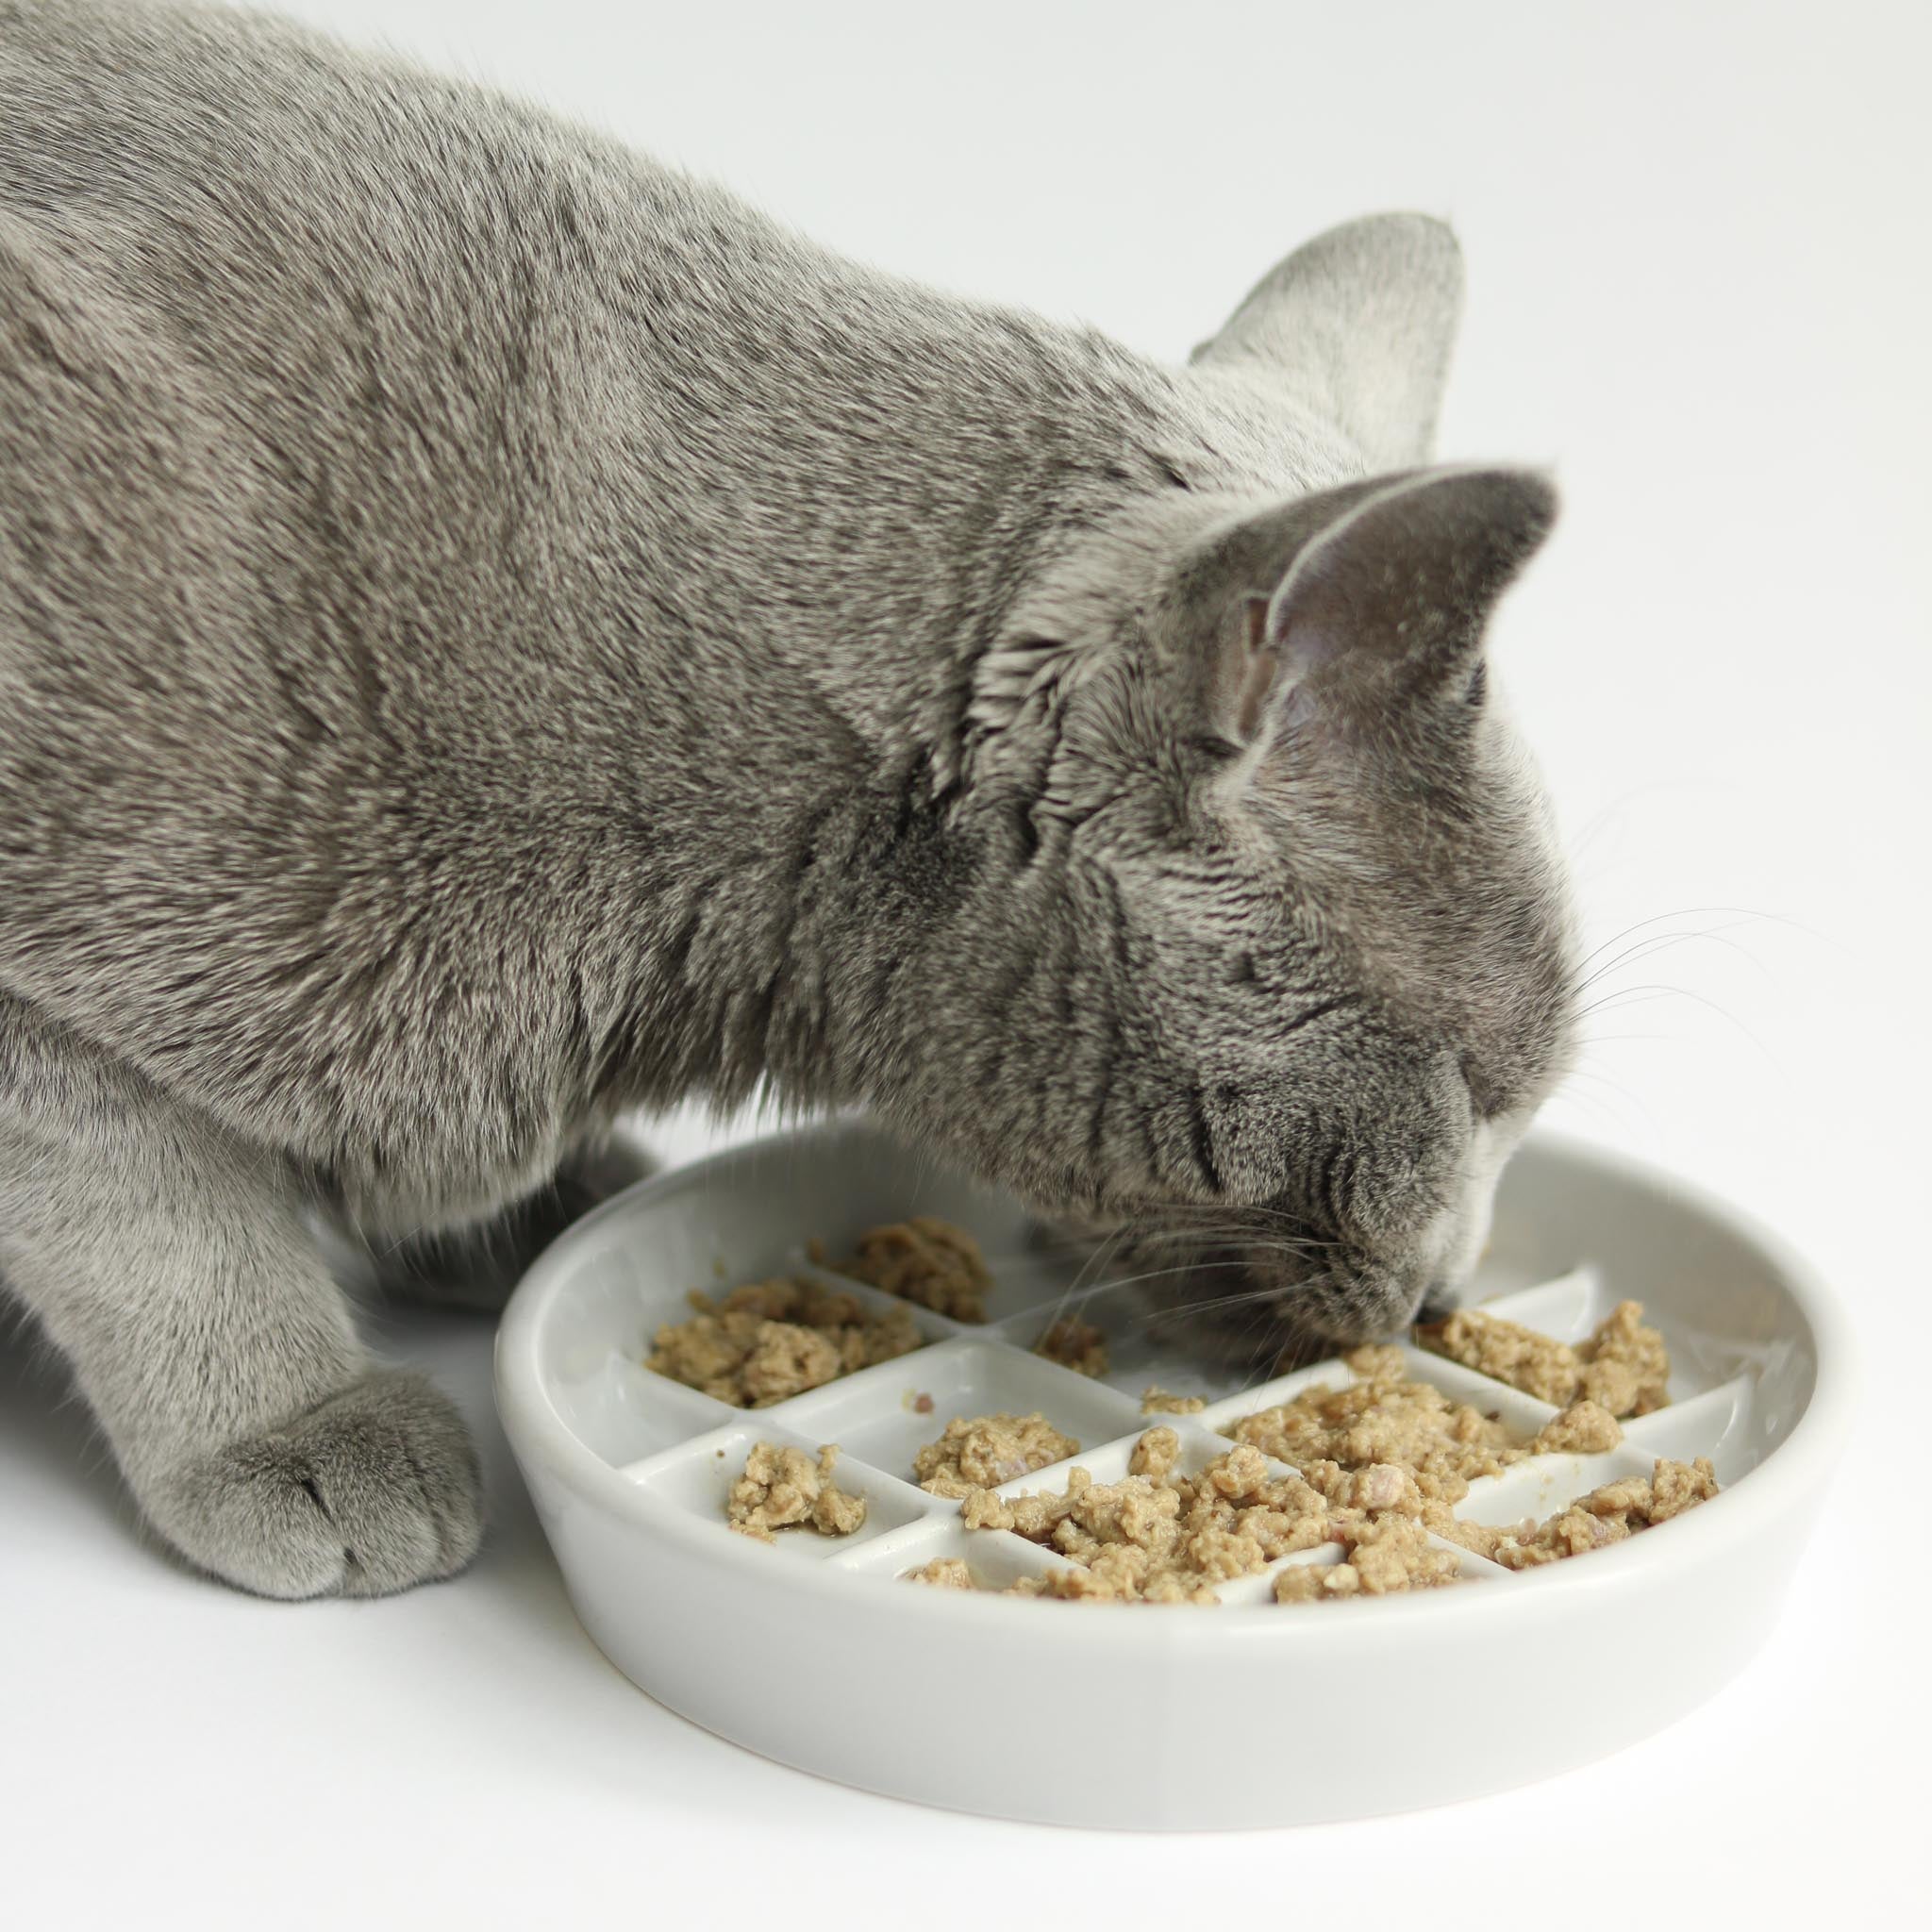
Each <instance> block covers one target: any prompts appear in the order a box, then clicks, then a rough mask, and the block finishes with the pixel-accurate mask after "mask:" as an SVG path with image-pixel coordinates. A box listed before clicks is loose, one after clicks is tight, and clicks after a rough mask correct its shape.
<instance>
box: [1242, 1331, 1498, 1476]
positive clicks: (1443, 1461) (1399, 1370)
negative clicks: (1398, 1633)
mask: <svg viewBox="0 0 1932 1932" xmlns="http://www.w3.org/2000/svg"><path fill="white" fill-rule="evenodd" d="M1347 1361H1348V1366H1349V1369H1350V1371H1351V1372H1352V1373H1353V1374H1354V1375H1355V1377H1356V1379H1355V1381H1354V1382H1352V1383H1350V1384H1349V1385H1348V1386H1347V1387H1346V1388H1342V1389H1331V1388H1330V1387H1329V1386H1328V1385H1327V1384H1326V1383H1325V1382H1318V1383H1316V1384H1315V1386H1314V1387H1313V1388H1311V1389H1305V1390H1304V1391H1302V1392H1301V1393H1300V1394H1299V1395H1297V1396H1296V1397H1295V1398H1294V1400H1293V1401H1291V1402H1286V1403H1282V1404H1281V1405H1279V1406H1278V1407H1274V1408H1264V1409H1262V1410H1260V1411H1258V1412H1257V1414H1254V1415H1249V1416H1243V1417H1242V1418H1241V1420H1240V1421H1239V1422H1238V1423H1235V1424H1233V1425H1232V1427H1231V1428H1230V1429H1229V1431H1228V1433H1229V1434H1231V1435H1233V1436H1234V1437H1235V1438H1236V1440H1237V1441H1242V1442H1249V1443H1252V1444H1254V1446H1255V1447H1256V1448H1257V1449H1259V1450H1261V1451H1263V1452H1264V1453H1266V1454H1267V1455H1269V1456H1273V1457H1275V1458H1276V1460H1278V1461H1281V1462H1287V1463H1291V1464H1292V1465H1293V1466H1294V1467H1295V1468H1296V1469H1298V1470H1300V1471H1301V1473H1302V1474H1303V1476H1304V1477H1305V1478H1306V1479H1307V1481H1308V1482H1309V1483H1310V1484H1311V1485H1313V1487H1314V1488H1315V1489H1317V1490H1319V1491H1321V1492H1322V1493H1323V1494H1324V1496H1326V1497H1327V1498H1328V1499H1329V1500H1330V1501H1331V1502H1334V1503H1337V1504H1340V1505H1341V1507H1359V1506H1358V1505H1357V1504H1356V1503H1355V1502H1354V1500H1353V1490H1352V1487H1351V1485H1350V1483H1349V1480H1348V1479H1349V1478H1350V1477H1351V1476H1352V1475H1353V1474H1356V1473H1357V1472H1359V1471H1361V1470H1364V1469H1367V1468H1368V1467H1369V1466H1370V1465H1371V1464H1374V1463H1384V1464H1388V1465H1391V1466H1392V1467H1395V1468H1399V1469H1406V1470H1407V1471H1408V1472H1410V1473H1411V1474H1412V1477H1413V1480H1414V1482H1415V1485H1416V1489H1417V1492H1418V1494H1419V1496H1420V1497H1421V1498H1423V1499H1424V1500H1427V1501H1435V1502H1441V1503H1459V1502H1460V1501H1461V1500H1462V1498H1463V1497H1464V1496H1466V1495H1467V1494H1468V1493H1469V1486H1470V1483H1471V1482H1472V1480H1474V1478H1475V1477H1477V1476H1483V1475H1498V1474H1501V1473H1502V1471H1503V1470H1504V1469H1506V1468H1507V1467H1508V1466H1509V1465H1510V1464H1511V1463H1514V1462H1520V1461H1522V1459H1523V1458H1524V1457H1525V1456H1526V1455H1528V1454H1529V1453H1530V1450H1529V1445H1528V1444H1526V1443H1524V1442H1523V1441H1520V1440H1519V1439H1518V1438H1517V1437H1515V1436H1514V1435H1512V1434H1511V1432H1510V1431H1509V1429H1508V1428H1507V1427H1506V1426H1505V1425H1504V1424H1502V1423H1500V1422H1497V1421H1493V1420H1491V1418H1490V1417H1488V1416H1486V1415H1484V1414H1483V1412H1482V1411H1481V1410H1480V1409H1478V1408H1473V1407H1470V1405H1469V1404H1468V1403H1464V1402H1455V1401H1452V1400H1451V1399H1450V1398H1449V1397H1448V1396H1447V1395H1445V1394H1443V1393H1442V1391H1441V1390H1440V1389H1437V1388H1435V1387H1433V1386H1432V1385H1431V1384H1429V1383H1427V1382H1412V1381H1410V1380H1409V1379H1408V1375H1407V1365H1406V1363H1405V1362H1404V1359H1403V1356H1402V1351H1401V1350H1400V1349H1397V1348H1391V1347H1387V1346H1374V1345H1372V1346H1370V1347H1367V1348H1358V1349H1357V1350H1356V1351H1355V1352H1354V1354H1352V1355H1351V1356H1349V1357H1347Z"/></svg>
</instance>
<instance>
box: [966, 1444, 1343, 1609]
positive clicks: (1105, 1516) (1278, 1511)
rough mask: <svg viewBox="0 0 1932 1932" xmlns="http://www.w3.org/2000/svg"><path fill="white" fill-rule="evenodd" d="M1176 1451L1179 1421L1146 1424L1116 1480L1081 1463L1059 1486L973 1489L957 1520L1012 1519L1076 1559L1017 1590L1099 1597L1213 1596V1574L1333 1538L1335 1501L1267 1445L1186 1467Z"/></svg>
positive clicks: (1220, 1578) (1229, 1574)
mask: <svg viewBox="0 0 1932 1932" xmlns="http://www.w3.org/2000/svg"><path fill="white" fill-rule="evenodd" d="M1179 1453H1180V1439H1179V1437H1178V1436H1177V1435H1175V1433H1174V1430H1173V1429H1170V1428H1166V1427H1159V1428H1153V1429H1149V1430H1147V1431H1146V1433H1145V1434H1144V1435H1142V1436H1141V1439H1140V1441H1138V1442H1137V1443H1136V1444H1135V1445H1134V1450H1133V1454H1132V1457H1131V1458H1130V1461H1129V1467H1128V1473H1127V1474H1126V1475H1125V1476H1124V1477H1123V1478H1122V1479H1121V1480H1120V1481H1119V1482H1117V1483H1096V1482H1095V1481H1094V1480H1093V1477H1092V1474H1091V1472H1089V1471H1087V1470H1084V1469H1074V1470H1070V1471H1069V1472H1068V1474H1067V1486H1066V1488H1065V1489H1064V1490H1063V1491H1060V1492H1059V1493H1058V1494H1057V1495H1056V1494H1031V1495H1024V1496H1014V1497H1010V1498H1002V1497H999V1496H995V1495H993V1494H992V1493H991V1491H987V1490H977V1491H974V1492H973V1493H972V1494H971V1495H969V1496H968V1497H967V1498H966V1499H965V1503H964V1506H963V1507H962V1509H961V1520H962V1521H963V1522H964V1523H965V1524H966V1525H967V1527H968V1528H977V1529H1008V1530H1012V1531H1014V1532H1015V1533H1016V1534H1018V1535H1020V1536H1024V1537H1025V1538H1026V1539H1027V1541H1030V1542H1036V1543H1039V1544H1041V1546H1042V1547H1043V1548H1046V1549H1050V1550H1057V1551H1058V1552H1059V1554H1060V1555H1061V1556H1063V1557H1071V1558H1072V1559H1073V1562H1074V1564H1075V1565H1077V1566H1078V1568H1076V1569H1055V1570H1053V1571H1051V1572H1049V1573H1048V1574H1046V1575H1044V1576H1035V1577H1023V1578H1022V1579H1021V1580H1020V1581H1019V1582H1018V1583H1016V1584H1014V1585H1013V1587H1012V1592H1011V1593H1012V1594H1015V1595H1019V1596H1055V1597H1065V1598H1070V1599H1076V1600H1081V1601H1086V1602H1091V1603H1099V1602H1113V1603H1202V1604H1211V1603H1215V1602H1218V1601H1219V1599H1218V1597H1217V1595H1216V1593H1215V1591H1214V1585H1215V1584H1217V1583H1221V1582H1226V1581H1228V1580H1229V1579H1231V1578H1233V1577H1237V1576H1252V1575H1255V1574H1258V1573H1259V1572H1260V1571H1262V1570H1264V1569H1265V1568H1266V1567H1267V1566H1268V1564H1269V1563H1270V1562H1272V1561H1273V1560H1274V1558H1275V1557H1283V1556H1287V1555H1288V1554H1290V1552H1291V1551H1294V1550H1307V1549H1313V1548H1314V1547H1315V1546H1316V1545H1317V1544H1319V1543H1322V1542H1325V1541H1328V1539H1329V1534H1330V1513H1329V1509H1328V1506H1327V1504H1326V1503H1325V1502H1324V1499H1323V1498H1322V1497H1321V1496H1320V1495H1318V1494H1317V1493H1316V1492H1315V1491H1314V1490H1312V1489H1311V1488H1310V1487H1309V1486H1308V1485H1307V1483H1305V1482H1303V1481H1302V1480H1301V1479H1300V1477H1298V1476H1293V1475H1276V1474H1273V1473H1272V1472H1271V1471H1270V1469H1269V1467H1268V1463H1267V1459H1266V1457H1263V1456H1262V1455H1261V1453H1260V1451H1259V1450H1257V1449H1254V1448H1251V1447H1248V1446H1246V1445H1241V1446H1238V1447H1236V1448H1233V1449H1230V1450H1229V1451H1228V1452H1227V1453H1226V1454H1225V1455H1224V1456H1219V1457H1215V1458H1214V1460H1213V1461H1211V1462H1209V1463H1208V1465H1207V1467H1206V1468H1204V1469H1203V1470H1202V1471H1201V1472H1200V1474H1198V1475H1194V1476H1186V1475H1182V1474H1179V1473H1178V1469H1177V1463H1178V1459H1179Z"/></svg>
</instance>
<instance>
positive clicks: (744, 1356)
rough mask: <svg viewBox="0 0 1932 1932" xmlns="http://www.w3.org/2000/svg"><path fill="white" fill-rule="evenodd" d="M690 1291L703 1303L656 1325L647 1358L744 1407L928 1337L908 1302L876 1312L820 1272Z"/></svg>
mask: <svg viewBox="0 0 1932 1932" xmlns="http://www.w3.org/2000/svg"><path fill="white" fill-rule="evenodd" d="M688 1299H689V1301H690V1303H691V1307H692V1309H693V1310H694V1311H695V1312H694V1313H693V1314H691V1316H690V1317H689V1318H688V1319H687V1320H685V1321H682V1322H667V1323H665V1324H663V1325H662V1326H661V1327H660V1328H659V1329H658V1333H657V1335H656V1337H655V1338H654V1345H653V1347H652V1349H651V1353H650V1354H649V1355H648V1356H647V1357H645V1358H644V1365H645V1367H646V1368H649V1369H651V1370H653V1371H654V1372H655V1373H656V1374H660V1375H665V1376H668V1377H669V1378H670V1379H671V1380H672V1381H674V1382H682V1383H683V1384H684V1385H685V1387H686V1388H688V1389H698V1390H702V1391H704V1393H705V1394H707V1395H710V1396H715V1397H716V1398H717V1400H718V1401H720V1402H728V1403H730V1404H731V1405H732V1406H733V1407H737V1408H768V1407H771V1405H772V1404H773V1403H774V1402H783V1401H785V1400H786V1399H787V1398H788V1397H790V1396H793V1395H799V1394H802V1393H803V1392H804V1391H806V1390H808V1389H817V1388H819V1387H821V1386H822V1385H823V1384H824V1383H826V1382H830V1381H832V1380H834V1379H836V1378H837V1377H838V1376H840V1375H849V1374H852V1373H853V1371H854V1370H856V1369H864V1368H870V1367H872V1366H873V1364H874V1363H875V1362H884V1361H891V1360H892V1359H894V1358H895V1357H898V1356H902V1355H908V1354H910V1353H911V1351H912V1350H913V1349H915V1348H918V1347H919V1346H920V1345H921V1341H922V1338H921V1336H920V1333H919V1330H918V1329H917V1328H915V1327H914V1326H913V1324H912V1317H911V1316H910V1315H909V1314H908V1312H907V1311H906V1310H905V1309H903V1308H888V1309H886V1310H884V1311H882V1312H880V1313H876V1314H875V1313H874V1312H873V1311H872V1310H871V1309H870V1308H868V1307H865V1306H864V1305H863V1304H862V1303H861V1302H860V1301H859V1299H858V1296H857V1295H855V1294H851V1293H847V1292H841V1291H837V1290H831V1289H825V1288H821V1287H820V1286H819V1285H818V1284H817V1283H816V1282H812V1281H793V1280H789V1279H785V1278H782V1277H781V1278H778V1279H775V1280H772V1281H754V1282H746V1283H745V1284H744V1285H743V1286H742V1287H740V1288H734V1289H733V1290H732V1291H730V1292H729V1293H728V1294H726V1295H724V1297H723V1298H722V1299H720V1300H717V1301H714V1300H712V1298H711V1297H710V1296H709V1295H708V1294H706V1293H704V1292H703V1291H701V1290H698V1289H693V1290H691V1293H690V1295H689V1297H688Z"/></svg>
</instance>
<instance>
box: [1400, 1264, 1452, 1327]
mask: <svg viewBox="0 0 1932 1932" xmlns="http://www.w3.org/2000/svg"><path fill="white" fill-rule="evenodd" d="M1461 1306H1462V1297H1461V1295H1460V1293H1459V1292H1458V1291H1457V1287H1456V1284H1455V1283H1454V1282H1453V1281H1451V1280H1449V1279H1448V1277H1447V1276H1446V1275H1441V1274H1439V1275H1437V1276H1436V1278H1435V1279H1434V1280H1433V1281H1431V1282H1430V1283H1429V1285H1428V1286H1427V1287H1426V1288H1425V1289H1424V1290H1423V1296H1422V1300H1421V1301H1419V1302H1418V1303H1417V1304H1416V1308H1415V1313H1414V1315H1413V1316H1412V1317H1411V1318H1410V1319H1411V1321H1412V1322H1415V1323H1424V1322H1442V1321H1446V1320H1447V1319H1448V1318H1449V1317H1450V1316H1451V1315H1453V1314H1454V1313H1455V1312H1456V1310H1457V1308H1459V1307H1461Z"/></svg>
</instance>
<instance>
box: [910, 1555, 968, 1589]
mask: <svg viewBox="0 0 1932 1932" xmlns="http://www.w3.org/2000/svg"><path fill="white" fill-rule="evenodd" d="M902 1580H903V1581H905V1582H907V1583H929V1584H931V1585H932V1586H933V1587H934V1588H935V1589H937V1590H977V1589H978V1588H979V1587H980V1585H979V1579H978V1577H976V1576H975V1575H974V1574H973V1572H972V1570H971V1569H970V1568H969V1567H968V1565H967V1562H966V1559H965V1557H934V1558H933V1559H932V1561H931V1562H930V1563H922V1564H921V1565H920V1566H919V1568H918V1569H917V1570H908V1571H907V1572H906V1573H905V1575H904V1577H903V1579H902Z"/></svg>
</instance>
